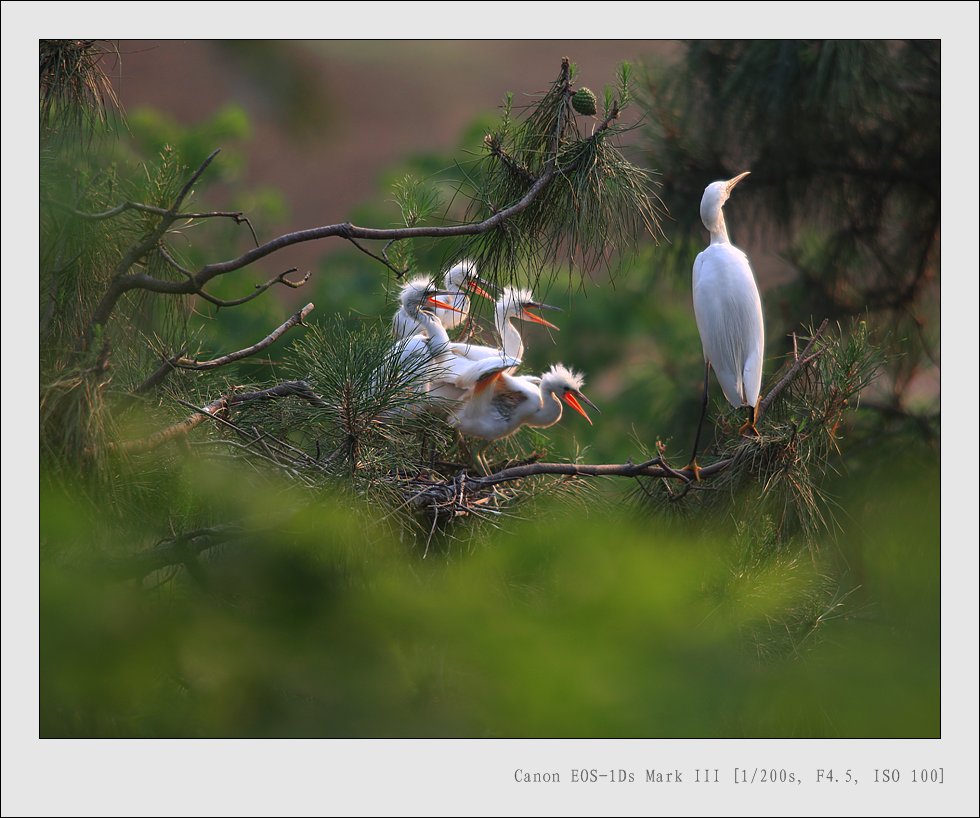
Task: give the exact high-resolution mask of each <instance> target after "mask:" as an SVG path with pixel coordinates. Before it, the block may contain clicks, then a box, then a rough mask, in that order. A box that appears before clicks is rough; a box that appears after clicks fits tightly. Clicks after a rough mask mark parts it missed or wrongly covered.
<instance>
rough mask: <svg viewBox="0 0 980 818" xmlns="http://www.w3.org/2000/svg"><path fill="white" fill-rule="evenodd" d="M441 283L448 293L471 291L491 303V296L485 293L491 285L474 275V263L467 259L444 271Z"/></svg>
mask: <svg viewBox="0 0 980 818" xmlns="http://www.w3.org/2000/svg"><path fill="white" fill-rule="evenodd" d="M442 283H443V285H444V286H445V288H446V289H447V290H448V291H449V292H462V293H465V292H467V291H472V292H474V293H476V294H477V295H482V296H483V297H484V298H486V299H488V300H490V301H493V296H492V295H490V293H488V292H487V290H489V289H491V288H492V285H491V284H490V283H489V282H487V281H484V280H483V279H482V278H480V277H479V276H478V275H477V274H476V262H474V261H470V260H469V259H465V258H464V259H463V260H462V261H458V262H457V263H456V264H454V265H453V266H452V267H450V268H449V269H448V270H446V275H445V276H444V277H443V279H442Z"/></svg>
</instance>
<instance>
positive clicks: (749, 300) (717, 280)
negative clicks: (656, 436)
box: [688, 171, 765, 479]
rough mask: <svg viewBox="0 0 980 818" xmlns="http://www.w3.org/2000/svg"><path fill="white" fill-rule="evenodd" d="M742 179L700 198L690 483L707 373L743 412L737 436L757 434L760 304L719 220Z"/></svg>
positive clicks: (714, 185) (762, 336)
mask: <svg viewBox="0 0 980 818" xmlns="http://www.w3.org/2000/svg"><path fill="white" fill-rule="evenodd" d="M748 175H749V171H745V172H744V173H740V174H739V175H738V176H736V177H734V178H733V179H729V180H728V181H727V182H726V181H722V182H712V183H711V184H710V185H708V186H707V187H706V188H705V189H704V196H703V197H702V198H701V221H702V222H703V223H704V226H705V227H706V228H707V229H708V232H709V233H710V234H711V242H710V244H709V245H708V246H707V248H705V249H704V250H702V251H701V252H700V253H698V257H697V258H696V259H695V260H694V286H693V292H694V316H695V318H696V320H697V324H698V332H699V333H700V334H701V345H702V348H703V350H704V394H703V397H702V404H701V419H700V420H699V421H698V431H697V434H696V435H695V438H694V451H693V452H692V454H691V462H690V464H689V466H688V468H689V469H690V470H691V471H692V472H693V473H694V476H695V478H696V479H697V478H698V477H699V475H700V468H699V467H698V464H697V454H698V442H699V440H700V437H701V425H702V424H703V423H704V415H705V412H706V411H707V408H708V371H709V369H714V371H715V375H716V376H717V378H718V382H719V383H720V384H721V388H722V391H723V392H724V393H725V397H726V398H727V399H728V402H729V403H730V404H731V405H732V406H734V407H735V408H736V409H737V408H740V407H743V406H747V407H748V408H749V412H748V418H747V419H746V421H745V423H744V424H743V425H742V427H741V429H739V433H740V434H754V435H758V434H759V431H758V430H757V429H756V428H755V419H756V409H757V407H758V404H759V389H760V388H761V386H762V360H763V353H764V346H765V333H764V331H763V325H762V302H761V300H760V299H759V288H758V287H757V286H756V283H755V277H754V276H753V275H752V268H751V267H750V266H749V260H748V258H747V257H746V255H745V253H743V252H742V251H741V250H739V249H738V248H737V247H735V246H734V245H732V243H731V241H729V239H728V229H727V227H726V226H725V217H724V215H723V214H722V207H723V206H724V204H725V202H726V201H728V197H729V196H730V195H731V192H732V189H733V188H734V187H735V185H737V184H738V183H739V182H740V181H742V179H744V178H745V177H746V176H748Z"/></svg>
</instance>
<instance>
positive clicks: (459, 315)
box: [392, 260, 493, 338]
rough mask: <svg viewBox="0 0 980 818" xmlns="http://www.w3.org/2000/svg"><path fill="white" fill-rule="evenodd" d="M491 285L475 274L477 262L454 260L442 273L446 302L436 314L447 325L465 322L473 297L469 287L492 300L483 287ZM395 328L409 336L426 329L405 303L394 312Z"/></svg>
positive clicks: (399, 332)
mask: <svg viewBox="0 0 980 818" xmlns="http://www.w3.org/2000/svg"><path fill="white" fill-rule="evenodd" d="M422 280H424V279H413V281H415V282H421V281H422ZM488 286H490V285H489V284H487V282H485V281H483V279H481V278H480V277H479V276H478V275H477V274H476V265H475V264H474V263H473V262H472V261H467V260H463V261H461V262H459V263H458V264H454V265H453V266H452V267H450V268H449V270H447V271H446V274H445V275H444V276H443V287H442V289H441V290H440V291H439V293H440V296H442V297H443V298H444V303H445V304H446V306H445V307H436V309H435V316H436V317H437V318H438V319H439V320H440V321H441V322H442V325H443V326H444V327H446V328H447V329H453V328H454V327H456V326H458V325H459V324H461V323H463V321H465V320H466V318H467V316H468V315H469V311H470V299H469V297H468V296H467V294H466V293H467V291H472V292H474V293H476V294H477V295H481V296H483V297H484V298H486V299H488V300H490V301H493V297H492V296H491V295H490V294H489V293H488V292H487V291H486V290H485V289H484V287H488ZM433 289H434V288H433ZM404 293H405V288H404V287H402V296H404ZM399 300H400V301H401V300H402V299H401V298H399ZM392 330H393V332H394V335H395V338H410V337H411V336H413V335H416V334H418V333H420V332H422V331H423V330H422V327H421V325H420V324H419V323H418V322H417V321H415V319H414V318H413V317H412V316H411V315H410V314H409V313H408V311H406V310H405V309H404V303H402V305H401V307H400V308H399V309H398V310H397V311H396V312H395V317H394V319H393V321H392Z"/></svg>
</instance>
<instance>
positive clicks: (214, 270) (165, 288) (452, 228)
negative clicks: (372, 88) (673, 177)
mask: <svg viewBox="0 0 980 818" xmlns="http://www.w3.org/2000/svg"><path fill="white" fill-rule="evenodd" d="M566 63H567V61H563V64H562V72H563V76H564V77H565V85H566V86H567V72H568V68H567V64H566ZM566 90H567V89H566ZM618 117H619V108H618V106H617V105H616V104H613V106H612V109H611V110H610V112H609V114H608V116H607V117H606V118H605V119H604V120H603V121H602V122H601V123H600V124H599V125H598V126H597V127H596V129H595V131H594V132H593V134H592V136H591V137H589V139H590V140H595V139H598V138H599V137H600V136H601V134H602V133H603V132H605V131H606V130H608V129H609V127H610V126H611V124H612V123H613V122H614V121H615V120H616V119H617V118H618ZM558 120H559V122H558V125H557V129H556V133H555V135H554V137H553V140H552V145H551V150H550V151H549V153H550V156H549V158H548V162H547V164H546V165H545V167H544V169H543V170H542V172H541V175H540V176H538V177H537V178H536V179H535V181H534V183H533V184H532V185H531V186H530V187H529V188H528V190H527V191H526V192H525V193H524V195H523V196H521V198H520V199H518V200H517V201H516V202H513V203H512V204H510V205H508V206H506V207H504V208H503V209H501V210H498V211H497V212H495V213H493V214H492V215H490V216H489V217H487V218H486V219H483V220H482V221H479V222H465V223H462V224H455V225H427V226H415V227H396V228H372V227H361V226H358V225H355V224H352V223H351V222H343V223H340V224H328V225H323V226H321V227H314V228H310V229H307V230H297V231H294V232H291V233H285V234H283V235H281V236H278V237H276V238H274V239H271V240H270V241H267V242H265V243H264V244H260V245H258V246H256V247H254V248H252V249H251V250H248V251H247V252H245V253H243V254H242V255H240V256H238V257H236V258H233V259H229V260H227V261H222V262H215V263H212V264H206V265H204V266H203V267H202V268H201V269H200V270H198V271H197V272H196V273H191V272H190V271H189V270H183V268H178V269H181V270H182V272H184V274H185V280H184V281H170V280H166V279H159V278H155V277H153V276H151V275H148V274H146V273H129V270H130V269H131V268H132V266H133V265H134V264H135V263H136V261H138V260H139V259H140V258H142V257H143V256H144V255H145V254H146V253H148V252H149V251H150V250H152V249H153V248H154V247H156V246H157V245H158V243H159V241H160V239H161V238H162V237H163V235H164V234H165V233H166V231H167V230H168V229H169V228H170V226H171V225H172V224H173V222H174V221H176V220H177V219H178V218H180V217H181V214H180V213H179V212H178V210H179V208H180V205H181V203H182V202H183V200H184V198H185V197H186V196H187V193H188V192H189V191H190V188H191V186H192V185H193V184H194V182H196V181H197V179H198V178H199V177H200V176H201V174H202V173H203V172H204V170H205V169H206V168H207V166H208V165H209V164H210V163H211V161H212V160H213V159H214V157H215V156H216V155H217V154H218V150H216V151H214V153H212V154H211V155H210V156H209V157H208V158H207V159H206V160H205V161H204V163H203V164H202V165H201V166H200V167H199V168H198V169H197V170H196V171H195V172H194V174H193V175H192V176H191V178H190V180H189V181H188V182H187V184H185V185H184V187H183V189H182V190H181V192H180V193H179V194H178V196H177V198H176V199H175V200H174V203H173V204H172V205H171V207H170V208H169V209H166V210H162V209H161V210H162V213H160V214H158V215H160V216H161V219H160V223H159V224H158V225H157V226H156V228H154V230H153V231H152V232H151V233H150V234H149V235H148V236H146V238H144V239H143V241H141V242H139V243H138V244H136V245H135V246H134V247H132V248H131V249H130V250H129V252H127V253H126V255H125V256H124V257H123V259H122V260H121V261H120V263H119V264H118V265H117V267H116V269H115V271H114V273H113V277H112V281H111V283H110V285H109V288H108V290H107V291H106V293H105V294H104V295H103V297H102V299H101V301H100V302H99V304H98V306H97V307H96V309H95V312H94V313H93V315H92V318H91V320H90V322H89V330H88V337H89V338H90V337H91V335H92V334H93V332H94V328H95V327H96V326H102V325H104V324H105V323H106V322H107V321H108V319H109V316H111V315H112V312H113V310H114V309H115V306H116V304H117V303H118V301H119V299H120V298H121V297H122V296H123V295H124V294H125V293H127V292H129V291H130V290H147V291H149V292H155V293H160V294H168V295H193V294H203V293H202V290H203V288H204V286H205V285H206V284H207V283H208V282H210V281H211V280H212V279H214V278H216V277H218V276H220V275H225V274H227V273H231V272H234V271H236V270H240V269H242V268H243V267H247V266H248V265H249V264H252V263H254V262H256V261H259V260H260V259H263V258H265V257H266V256H268V255H271V254H272V253H275V252H278V251H279V250H283V249H285V248H286V247H291V246H292V245H295V244H301V243H304V242H308V241H317V240H319V239H325V238H332V237H337V238H342V239H346V240H347V241H351V242H354V243H355V244H356V240H358V239H361V240H365V241H385V242H389V243H390V242H392V241H397V240H401V239H413V238H452V237H461V236H476V235H480V234H482V233H487V232H489V231H491V230H494V229H496V228H497V227H499V226H500V225H501V224H503V223H504V222H506V221H507V220H508V219H511V218H513V217H514V216H516V215H518V214H519V213H521V212H523V211H524V210H526V209H527V208H528V207H530V206H531V204H532V203H533V202H534V201H535V200H536V199H537V198H538V196H540V195H541V193H542V191H544V190H545V189H546V188H547V187H548V185H549V184H551V182H552V181H554V180H555V178H556V177H557V176H559V174H566V173H568V172H569V171H570V170H572V169H574V167H575V165H576V164H577V161H573V162H572V163H570V164H569V165H566V166H564V167H562V168H559V167H558V164H557V159H558V148H559V143H560V134H561V129H562V128H563V127H564V122H563V118H562V116H559V117H558ZM219 150H220V149H219ZM119 207H121V206H119ZM106 212H107V213H110V212H111V211H106ZM94 215H96V216H101V215H103V214H94ZM358 249H361V250H362V251H364V252H368V254H369V255H371V256H372V257H374V258H376V259H378V260H379V261H381V262H382V263H384V264H386V266H388V267H389V269H392V270H393V271H394V272H396V273H399V272H400V271H398V270H397V269H395V268H394V267H393V266H392V265H391V264H390V263H388V262H387V261H386V260H385V259H384V258H379V257H378V256H376V255H375V254H374V253H371V252H369V251H367V250H366V249H365V248H363V247H361V246H360V245H358ZM284 283H285V282H284ZM205 297H207V296H205ZM252 297H254V294H253V295H252ZM246 300H247V299H246ZM212 303H213V302H212ZM235 303H244V301H240V302H235ZM225 305H229V304H228V303H226V304H225ZM86 345H87V339H86Z"/></svg>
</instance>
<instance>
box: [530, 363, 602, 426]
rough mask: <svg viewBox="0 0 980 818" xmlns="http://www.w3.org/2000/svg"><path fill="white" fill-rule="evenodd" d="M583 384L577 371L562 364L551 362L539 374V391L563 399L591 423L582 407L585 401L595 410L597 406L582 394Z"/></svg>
mask: <svg viewBox="0 0 980 818" xmlns="http://www.w3.org/2000/svg"><path fill="white" fill-rule="evenodd" d="M584 385H585V378H584V377H583V376H582V375H581V374H580V373H578V372H573V371H572V370H571V369H568V367H566V366H565V365H564V364H552V366H551V368H550V369H549V370H548V371H547V372H545V373H544V375H542V376H541V391H542V392H552V393H554V395H555V397H557V398H558V399H559V400H562V401H564V402H565V403H567V404H568V405H569V406H571V407H572V409H574V410H575V411H576V412H578V413H579V414H580V415H581V416H582V417H584V418H585V419H586V420H587V421H588V422H589V424H590V425H591V423H592V418H590V417H589V416H588V415H587V414H586V413H585V409H583V408H582V404H583V403H585V404H587V405H588V406H591V407H592V408H593V409H594V410H595V411H596V412H598V411H599V407H598V406H596V405H595V404H594V403H593V402H592V401H590V400H589V399H588V398H587V397H585V395H583V394H582V387H583V386H584Z"/></svg>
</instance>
